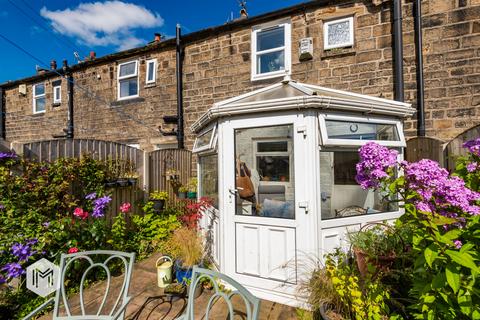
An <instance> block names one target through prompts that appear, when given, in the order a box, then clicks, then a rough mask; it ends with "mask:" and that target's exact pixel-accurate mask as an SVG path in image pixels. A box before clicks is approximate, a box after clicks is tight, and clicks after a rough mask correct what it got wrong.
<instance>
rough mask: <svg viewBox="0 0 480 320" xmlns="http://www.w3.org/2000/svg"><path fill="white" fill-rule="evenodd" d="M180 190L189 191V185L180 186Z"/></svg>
mask: <svg viewBox="0 0 480 320" xmlns="http://www.w3.org/2000/svg"><path fill="white" fill-rule="evenodd" d="M178 192H182V193H183V192H188V186H180V187H179V188H178Z"/></svg>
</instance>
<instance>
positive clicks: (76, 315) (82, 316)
mask: <svg viewBox="0 0 480 320" xmlns="http://www.w3.org/2000/svg"><path fill="white" fill-rule="evenodd" d="M104 256H105V259H104V260H103V257H104ZM98 260H100V261H102V260H103V262H96V261H98ZM115 260H118V261H119V262H120V263H121V265H122V264H123V268H122V269H123V271H124V273H123V276H122V277H123V283H122V286H121V287H120V291H119V292H118V293H116V292H115V293H112V292H111V290H110V284H111V281H112V275H111V270H110V267H109V263H112V262H113V261H115ZM77 261H78V262H80V263H81V262H82V261H85V262H84V263H86V264H87V267H86V268H85V270H84V271H83V275H82V277H81V280H80V283H79V287H80V292H79V298H80V302H79V306H80V310H78V308H77V310H75V311H76V312H72V311H73V310H72V309H71V305H70V304H69V302H68V300H67V299H68V297H67V295H66V292H65V280H66V275H67V273H68V271H69V270H71V268H72V267H73V266H74V263H75V262H77ZM134 261H135V253H126V252H120V251H109V250H96V251H85V252H77V253H72V254H62V255H61V258H60V287H59V288H58V289H57V291H56V293H55V297H52V298H50V299H49V300H47V301H46V302H45V303H43V304H42V305H41V306H39V307H38V308H37V309H35V310H34V311H33V312H31V313H30V314H29V315H28V316H26V317H25V318H24V320H27V319H32V318H33V317H34V316H35V315H36V314H37V313H38V312H39V311H41V310H43V309H44V308H45V307H47V306H48V305H50V304H52V303H54V309H53V317H52V320H56V319H58V320H60V319H65V320H66V319H69V320H70V319H72V320H73V319H76V320H87V319H88V320H90V319H91V320H97V319H98V320H100V319H101V320H113V319H123V318H124V316H125V308H126V307H127V305H128V303H129V302H130V299H131V297H129V296H128V289H129V286H130V278H131V276H132V271H133V263H134ZM99 270H104V271H105V274H106V277H107V279H106V280H105V281H106V283H107V285H106V287H105V293H104V295H103V298H102V301H101V303H99V304H98V309H97V305H96V304H94V306H92V305H90V304H89V309H91V308H92V307H94V308H95V309H96V311H93V312H92V311H90V310H88V311H87V310H86V308H85V301H84V290H83V286H84V282H85V280H86V278H87V275H88V274H89V273H95V272H98V271H99ZM109 293H110V295H109ZM107 301H108V302H109V303H113V305H111V306H108V307H106V306H105V302H107ZM89 311H90V312H89ZM102 311H103V312H102Z"/></svg>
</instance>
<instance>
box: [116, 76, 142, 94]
mask: <svg viewBox="0 0 480 320" xmlns="http://www.w3.org/2000/svg"><path fill="white" fill-rule="evenodd" d="M137 82H138V81H137V78H132V79H126V80H121V81H120V97H121V98H124V97H129V96H135V95H137V94H138V86H137Z"/></svg>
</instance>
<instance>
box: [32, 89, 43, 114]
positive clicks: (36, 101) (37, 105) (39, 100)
mask: <svg viewBox="0 0 480 320" xmlns="http://www.w3.org/2000/svg"><path fill="white" fill-rule="evenodd" d="M42 112H45V84H44V83H38V84H36V85H34V86H33V113H42Z"/></svg>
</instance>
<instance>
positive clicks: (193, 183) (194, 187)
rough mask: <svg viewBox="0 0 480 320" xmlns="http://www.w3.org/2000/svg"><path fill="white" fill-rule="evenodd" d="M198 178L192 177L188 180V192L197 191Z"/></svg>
mask: <svg viewBox="0 0 480 320" xmlns="http://www.w3.org/2000/svg"><path fill="white" fill-rule="evenodd" d="M197 186H198V180H197V178H195V177H194V178H191V179H190V181H189V182H188V187H187V190H188V192H197Z"/></svg>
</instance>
